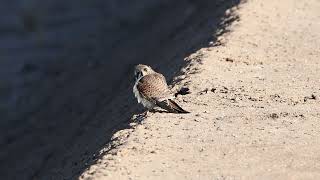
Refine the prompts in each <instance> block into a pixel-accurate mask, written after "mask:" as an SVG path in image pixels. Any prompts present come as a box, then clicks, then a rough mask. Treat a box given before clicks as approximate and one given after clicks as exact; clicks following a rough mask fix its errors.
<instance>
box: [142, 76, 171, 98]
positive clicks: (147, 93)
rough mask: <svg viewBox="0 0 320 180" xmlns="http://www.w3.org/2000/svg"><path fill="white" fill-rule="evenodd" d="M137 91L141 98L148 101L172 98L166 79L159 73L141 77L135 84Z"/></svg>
mask: <svg viewBox="0 0 320 180" xmlns="http://www.w3.org/2000/svg"><path fill="white" fill-rule="evenodd" d="M137 89H138V91H139V93H140V94H141V96H143V97H144V98H146V99H148V100H150V101H154V100H161V99H166V98H169V97H171V96H172V93H171V91H170V90H169V88H168V85H167V82H166V79H165V78H164V76H163V75H162V74H159V73H153V74H148V75H146V76H144V77H142V78H141V79H140V80H139V82H138V84H137Z"/></svg>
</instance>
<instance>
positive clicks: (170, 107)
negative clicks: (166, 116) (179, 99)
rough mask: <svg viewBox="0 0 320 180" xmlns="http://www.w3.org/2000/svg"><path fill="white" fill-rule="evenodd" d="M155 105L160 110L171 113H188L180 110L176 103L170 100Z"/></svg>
mask: <svg viewBox="0 0 320 180" xmlns="http://www.w3.org/2000/svg"><path fill="white" fill-rule="evenodd" d="M157 105H158V106H159V107H161V108H162V109H165V110H167V111H169V112H171V113H190V112H188V111H186V110H184V109H182V108H181V107H180V106H179V105H178V104H177V103H176V102H174V101H173V100H171V99H167V100H164V101H161V102H159V101H158V102H157Z"/></svg>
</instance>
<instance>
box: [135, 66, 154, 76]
mask: <svg viewBox="0 0 320 180" xmlns="http://www.w3.org/2000/svg"><path fill="white" fill-rule="evenodd" d="M152 73H155V71H154V70H153V69H152V68H151V67H150V66H147V65H144V64H139V65H136V67H135V68H134V76H135V78H136V80H138V79H139V78H141V77H143V76H145V75H148V74H152Z"/></svg>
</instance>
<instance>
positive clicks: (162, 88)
mask: <svg viewBox="0 0 320 180" xmlns="http://www.w3.org/2000/svg"><path fill="white" fill-rule="evenodd" d="M134 74H135V79H136V82H135V84H134V86H133V93H134V95H135V97H136V98H137V100H138V103H141V104H142V105H143V106H144V107H146V108H147V109H148V110H152V109H153V108H155V107H160V108H162V109H165V110H167V111H168V112H171V113H189V112H188V111H186V110H184V109H182V108H181V107H180V106H179V105H178V104H177V103H175V102H174V101H173V100H172V99H173V98H174V95H173V93H171V91H170V90H169V88H168V85H167V82H166V79H165V77H164V76H163V75H162V74H160V73H157V72H155V71H154V70H153V69H152V68H151V67H150V66H147V65H143V64H139V65H137V66H136V67H135V71H134Z"/></svg>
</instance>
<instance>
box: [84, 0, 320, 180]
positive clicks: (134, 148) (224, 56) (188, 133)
mask: <svg viewBox="0 0 320 180" xmlns="http://www.w3.org/2000/svg"><path fill="white" fill-rule="evenodd" d="M319 10H320V1H318V0H302V1H298V0H283V1H278V0H269V1H261V0H260V1H259V0H249V1H247V2H244V3H242V4H241V5H240V6H239V7H238V8H233V9H232V10H228V11H226V13H227V14H228V13H235V14H236V15H237V16H239V17H240V19H239V21H235V22H233V23H232V25H230V26H229V27H227V30H228V31H229V32H228V33H224V34H223V35H221V36H218V39H217V43H216V42H215V43H214V44H213V45H212V46H208V47H206V48H202V49H200V50H198V51H197V52H196V53H194V54H192V55H190V56H189V57H187V58H186V59H185V60H186V62H187V64H188V65H186V66H185V67H184V68H182V69H181V73H180V75H178V76H177V77H176V78H175V80H174V81H173V89H180V88H181V87H185V88H189V91H190V93H189V94H185V95H178V97H177V101H178V102H179V104H181V106H183V107H184V108H185V109H187V110H189V111H191V112H192V113H191V114H184V115H179V114H168V113H153V114H150V115H149V116H148V117H147V118H146V119H144V120H143V121H142V122H141V123H140V122H137V119H138V118H137V116H134V117H133V118H132V123H131V124H130V125H131V128H128V129H124V130H121V131H118V132H117V133H115V134H114V136H113V139H114V141H113V143H112V145H111V147H114V146H116V148H111V150H110V148H109V147H105V149H103V150H101V152H100V153H102V155H101V156H100V157H99V159H98V160H97V161H96V162H95V164H93V165H91V166H90V167H89V168H88V169H87V170H86V171H85V172H84V173H83V174H82V175H81V176H80V179H320V153H319V152H320V144H319V139H320V121H319V120H320V100H319V99H320V80H319V77H320V64H319V63H320V61H319V59H320V33H319V32H320V11H319ZM217 33H219V32H217Z"/></svg>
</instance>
